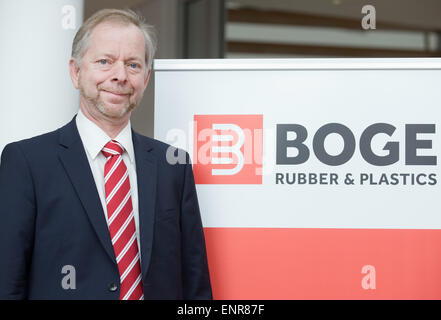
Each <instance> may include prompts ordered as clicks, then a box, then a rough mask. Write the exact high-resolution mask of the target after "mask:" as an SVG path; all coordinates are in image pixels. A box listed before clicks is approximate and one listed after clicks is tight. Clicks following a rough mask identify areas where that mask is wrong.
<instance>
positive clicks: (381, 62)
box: [153, 58, 441, 71]
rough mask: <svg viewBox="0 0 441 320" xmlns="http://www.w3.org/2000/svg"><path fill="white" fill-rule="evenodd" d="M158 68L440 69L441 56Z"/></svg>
mask: <svg viewBox="0 0 441 320" xmlns="http://www.w3.org/2000/svg"><path fill="white" fill-rule="evenodd" d="M153 69H154V70H155V71H189V70H195V71H196V70H199V71H210V70H351V69H353V70H366V69H369V70H373V69H381V70H388V69H393V70H397V69H403V70H408V69H420V70H433V69H441V58H370V59H369V58H340V59H338V58H337V59H336V58H329V59H327V58H324V59H323V58H320V59H319V58H317V59H311V58H297V59H155V60H154V64H153Z"/></svg>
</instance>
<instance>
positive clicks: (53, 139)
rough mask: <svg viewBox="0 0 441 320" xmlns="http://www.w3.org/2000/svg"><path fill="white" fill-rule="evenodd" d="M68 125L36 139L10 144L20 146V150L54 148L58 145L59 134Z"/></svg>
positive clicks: (35, 137) (37, 136)
mask: <svg viewBox="0 0 441 320" xmlns="http://www.w3.org/2000/svg"><path fill="white" fill-rule="evenodd" d="M66 126H67V125H65V126H63V127H61V128H58V129H56V130H53V131H50V132H46V133H43V134H40V135H36V136H34V137H31V138H27V139H22V140H19V141H15V142H11V143H9V144H8V146H9V145H12V146H18V147H20V148H26V149H28V148H31V149H32V148H39V149H41V148H45V147H47V146H53V145H55V144H58V142H59V134H60V131H61V130H62V129H63V128H64V127H66Z"/></svg>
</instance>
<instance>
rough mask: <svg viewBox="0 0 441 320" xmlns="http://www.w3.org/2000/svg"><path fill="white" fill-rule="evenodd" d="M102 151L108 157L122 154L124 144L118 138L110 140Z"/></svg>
mask: <svg viewBox="0 0 441 320" xmlns="http://www.w3.org/2000/svg"><path fill="white" fill-rule="evenodd" d="M101 152H102V153H103V154H104V156H105V157H106V158H108V157H111V156H117V155H118V156H120V155H122V153H123V152H124V148H123V146H122V145H121V144H120V143H119V142H118V141H116V140H110V141H109V142H107V143H106V145H105V146H104V148H103V150H101Z"/></svg>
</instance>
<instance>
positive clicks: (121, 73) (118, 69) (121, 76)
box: [112, 61, 127, 82]
mask: <svg viewBox="0 0 441 320" xmlns="http://www.w3.org/2000/svg"><path fill="white" fill-rule="evenodd" d="M113 69H114V70H113V75H112V81H117V82H125V81H126V80H127V70H126V66H125V64H124V62H122V61H118V62H117V63H115V64H114V66H113Z"/></svg>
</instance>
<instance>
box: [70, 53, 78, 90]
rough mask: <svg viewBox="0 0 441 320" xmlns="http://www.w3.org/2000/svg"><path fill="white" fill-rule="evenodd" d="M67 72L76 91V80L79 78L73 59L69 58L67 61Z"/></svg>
mask: <svg viewBox="0 0 441 320" xmlns="http://www.w3.org/2000/svg"><path fill="white" fill-rule="evenodd" d="M69 72H70V78H71V79H72V83H73V85H74V87H75V88H76V89H78V79H79V77H80V67H78V66H77V65H76V63H75V59H74V58H71V59H70V60H69Z"/></svg>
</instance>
